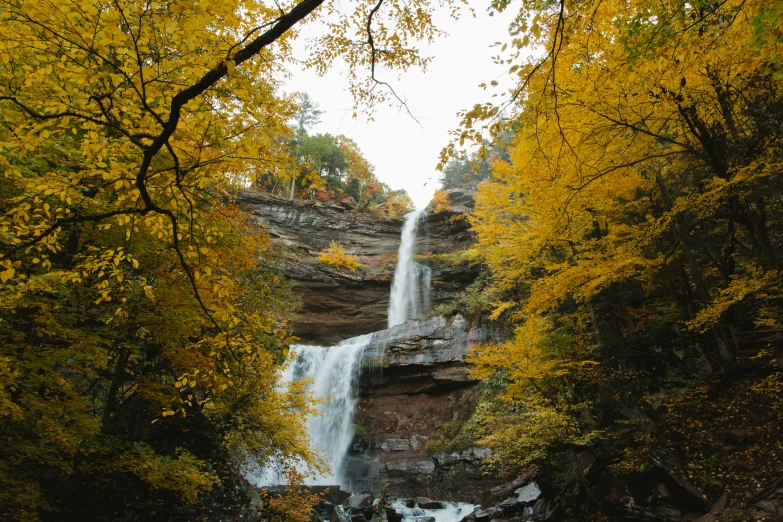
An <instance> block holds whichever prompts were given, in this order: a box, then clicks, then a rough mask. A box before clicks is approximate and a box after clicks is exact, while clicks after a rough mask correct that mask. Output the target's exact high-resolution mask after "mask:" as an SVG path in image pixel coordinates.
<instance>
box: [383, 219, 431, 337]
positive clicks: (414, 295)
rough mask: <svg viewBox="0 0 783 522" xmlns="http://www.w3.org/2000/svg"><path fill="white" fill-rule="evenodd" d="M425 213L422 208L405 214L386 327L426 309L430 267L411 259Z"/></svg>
mask: <svg viewBox="0 0 783 522" xmlns="http://www.w3.org/2000/svg"><path fill="white" fill-rule="evenodd" d="M426 216H427V213H426V211H422V210H417V211H415V212H411V213H409V214H405V221H404V222H403V225H402V234H401V235H400V249H399V251H398V254H397V266H396V267H395V268H394V279H392V287H391V295H390V296H389V328H391V327H392V326H397V325H398V324H403V323H404V322H405V321H408V320H409V319H416V318H419V317H420V316H421V315H423V314H425V313H427V312H428V311H429V310H428V308H429V296H430V278H431V273H430V268H429V267H428V266H425V265H422V264H421V263H417V262H416V261H414V259H413V251H414V246H415V245H416V236H417V232H418V229H419V227H420V225H421V223H422V222H423V221H424V219H422V218H426Z"/></svg>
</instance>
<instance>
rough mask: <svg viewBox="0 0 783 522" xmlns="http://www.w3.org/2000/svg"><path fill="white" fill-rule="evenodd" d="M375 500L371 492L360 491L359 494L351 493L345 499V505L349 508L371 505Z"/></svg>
mask: <svg viewBox="0 0 783 522" xmlns="http://www.w3.org/2000/svg"><path fill="white" fill-rule="evenodd" d="M373 500H374V499H373V496H372V495H370V494H369V493H359V494H357V495H351V496H350V497H348V498H347V499H345V502H343V507H345V508H348V509H356V508H366V507H371V506H372V502H373Z"/></svg>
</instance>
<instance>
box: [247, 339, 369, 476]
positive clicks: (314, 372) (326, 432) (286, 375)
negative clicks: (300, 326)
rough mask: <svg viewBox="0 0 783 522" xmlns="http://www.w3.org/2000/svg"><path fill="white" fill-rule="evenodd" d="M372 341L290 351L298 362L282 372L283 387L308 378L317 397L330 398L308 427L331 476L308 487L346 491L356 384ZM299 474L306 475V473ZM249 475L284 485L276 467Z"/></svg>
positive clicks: (365, 340) (351, 341)
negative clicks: (335, 487)
mask: <svg viewBox="0 0 783 522" xmlns="http://www.w3.org/2000/svg"><path fill="white" fill-rule="evenodd" d="M371 338H372V334H370V335H362V336H359V337H354V338H352V339H347V340H345V341H343V342H341V343H340V344H337V345H335V346H330V347H324V346H304V345H294V346H292V347H291V350H292V351H293V352H294V355H295V359H294V361H293V362H292V363H291V364H290V365H288V367H287V368H286V370H285V372H283V375H282V376H281V381H282V383H283V384H285V383H290V382H293V381H296V380H300V379H304V378H309V379H310V380H311V384H310V386H309V388H308V391H309V392H312V393H314V394H315V395H316V397H320V398H325V397H328V398H329V400H328V401H326V402H324V403H322V404H320V405H319V406H318V410H319V415H316V416H313V417H310V418H309V419H308V426H307V431H308V434H309V435H310V441H311V446H312V448H313V450H315V451H317V452H319V453H320V454H321V455H323V456H325V457H327V458H328V459H329V464H330V466H329V472H328V473H326V474H323V475H318V476H316V477H314V478H308V479H307V483H308V484H312V485H334V484H339V485H340V486H342V487H343V488H346V489H347V486H348V484H347V483H346V482H345V481H344V480H342V468H343V461H344V460H345V456H346V453H347V452H348V447H349V446H350V444H351V440H352V439H353V412H354V410H355V409H356V396H355V393H354V382H355V381H356V380H357V379H358V377H359V372H360V371H361V360H362V354H363V352H364V348H365V347H366V346H367V344H368V343H369V341H370V339H371ZM302 468H304V467H302ZM300 471H303V472H307V469H300ZM248 475H249V476H248V478H249V479H251V480H253V481H254V482H256V483H257V484H259V485H274V484H281V483H285V480H284V478H283V477H281V476H280V474H279V470H278V469H276V466H275V465H272V466H270V467H269V468H267V469H264V470H256V471H251V472H249V473H248Z"/></svg>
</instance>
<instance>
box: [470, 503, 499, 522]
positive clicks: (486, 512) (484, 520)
mask: <svg viewBox="0 0 783 522" xmlns="http://www.w3.org/2000/svg"><path fill="white" fill-rule="evenodd" d="M502 514H503V509H502V508H499V507H497V506H492V507H488V508H486V509H481V510H479V511H475V512H474V515H475V520H476V522H489V521H490V520H492V519H493V518H496V517H499V516H500V515H502Z"/></svg>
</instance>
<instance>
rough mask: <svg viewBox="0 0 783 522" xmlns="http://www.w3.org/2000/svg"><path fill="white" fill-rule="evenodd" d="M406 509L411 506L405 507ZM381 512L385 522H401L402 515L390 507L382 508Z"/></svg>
mask: <svg viewBox="0 0 783 522" xmlns="http://www.w3.org/2000/svg"><path fill="white" fill-rule="evenodd" d="M406 507H413V506H406ZM383 512H384V513H385V514H386V520H388V521H389V522H402V515H400V514H399V513H397V512H396V511H394V509H392V508H390V507H384V508H383Z"/></svg>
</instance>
